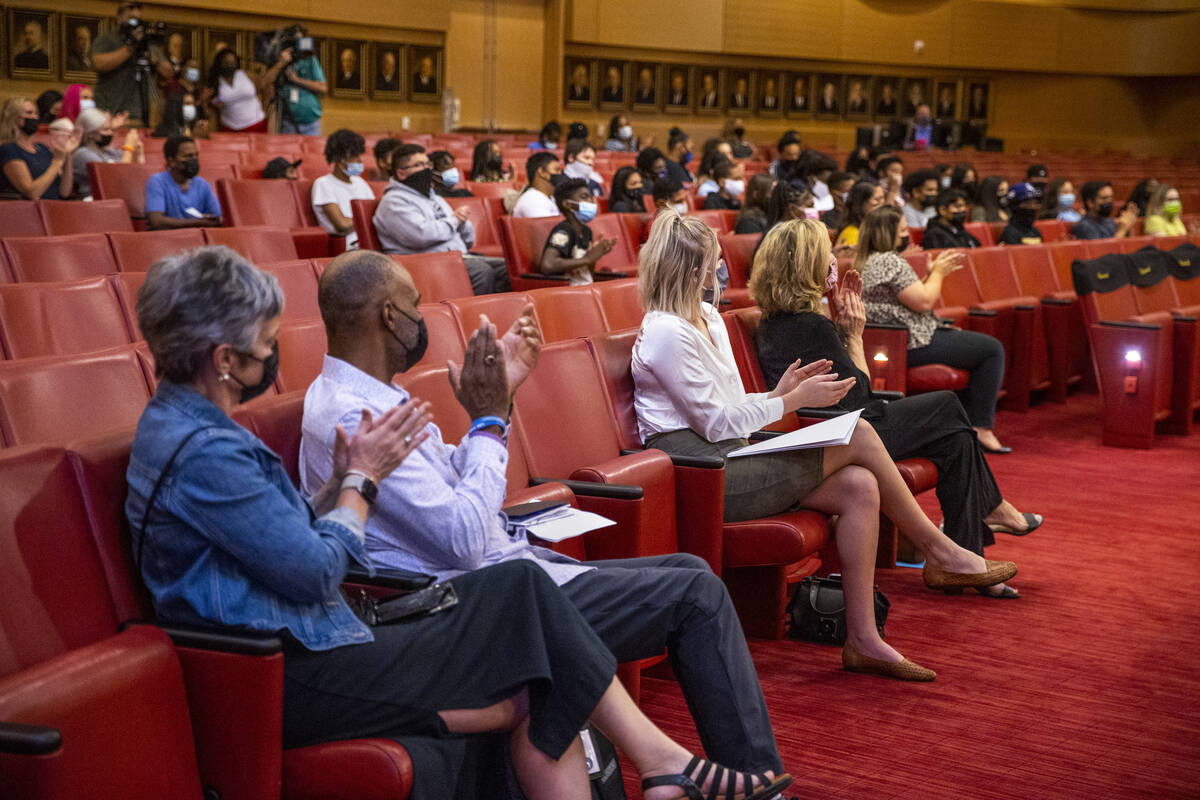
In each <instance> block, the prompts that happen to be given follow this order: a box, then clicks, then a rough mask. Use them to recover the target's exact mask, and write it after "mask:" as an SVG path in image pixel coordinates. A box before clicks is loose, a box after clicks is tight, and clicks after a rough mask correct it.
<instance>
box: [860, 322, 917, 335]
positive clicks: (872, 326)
mask: <svg viewBox="0 0 1200 800" xmlns="http://www.w3.org/2000/svg"><path fill="white" fill-rule="evenodd" d="M867 330H879V331H904V332H905V333H908V326H907V325H899V324H897V323H895V322H868V323H867Z"/></svg>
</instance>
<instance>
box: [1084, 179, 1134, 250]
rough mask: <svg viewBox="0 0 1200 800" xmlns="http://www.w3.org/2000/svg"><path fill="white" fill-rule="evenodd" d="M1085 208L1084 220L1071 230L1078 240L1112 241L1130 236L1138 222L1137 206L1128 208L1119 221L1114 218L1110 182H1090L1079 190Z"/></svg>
mask: <svg viewBox="0 0 1200 800" xmlns="http://www.w3.org/2000/svg"><path fill="white" fill-rule="evenodd" d="M1079 196H1080V197H1081V198H1083V207H1084V209H1085V210H1086V211H1087V213H1086V214H1084V216H1083V219H1081V220H1079V222H1076V223H1075V227H1073V228H1071V236H1073V237H1075V238H1076V239H1112V238H1114V237H1122V236H1128V235H1129V232H1130V231H1131V230H1133V226H1134V224H1135V223H1136V222H1137V214H1138V210H1137V206H1135V205H1130V206H1127V207H1126V208H1125V209H1124V210H1123V211H1122V212H1121V216H1119V217H1118V218H1117V219H1115V220H1114V219H1113V218H1112V212H1113V188H1112V184H1111V183H1109V182H1108V181H1088V182H1087V183H1085V184H1084V185H1083V187H1082V188H1081V189H1080V190H1079Z"/></svg>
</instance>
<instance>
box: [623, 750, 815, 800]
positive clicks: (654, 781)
mask: <svg viewBox="0 0 1200 800" xmlns="http://www.w3.org/2000/svg"><path fill="white" fill-rule="evenodd" d="M714 769H715V770H716V772H714V773H713V776H712V787H711V788H710V789H709V792H708V797H707V800H766V798H770V797H775V796H776V795H778V794H779V793H780V792H782V791H783V790H784V789H786V788H787V787H788V786H790V785H791V783H792V776H791V775H788V774H787V773H784V774H783V775H779V776H777V777H776V778H775V780H774V781H771V780H770V779H769V778H768V777H767V776H766V775H751V774H750V773H749V772H734V771H733V770H731V769H726V768H725V767H722V766H721V765H720V764H717V763H716V762H714V761H709V760H707V759H703V758H698V757H696V756H692V760H691V761H689V762H688V765H687V769H685V770H684V771H683V772H682V773H679V774H676V775H656V776H654V777H653V778H646V779H644V780H643V781H642V792H643V793H645V791H646V790H647V789H653V788H655V787H657V786H678V787H679V788H681V789H683V794H681V795H679V797H677V798H674V800H685V798H686V800H706V798H705V795H704V792H703V791H701V789H700V787H701V786H703V785H704V781H705V779H706V778H707V777H708V774H709V772H711V771H712V770H714ZM697 770H699V772H697ZM725 773H729V780H728V783H727V785H726V787H725V793H724V794H718V792H720V791H721V781H722V780H723V779H724V778H725ZM739 777H740V778H741V779H742V791H741V793H740V794H739V793H738V792H737V779H738V778H739ZM755 780H757V781H758V782H759V786H758V788H757V789H753V787H754V781H755ZM751 789H753V791H752V792H751V793H750V794H746V792H748V791H750V790H751Z"/></svg>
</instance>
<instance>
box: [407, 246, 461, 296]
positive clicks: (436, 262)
mask: <svg viewBox="0 0 1200 800" xmlns="http://www.w3.org/2000/svg"><path fill="white" fill-rule="evenodd" d="M393 258H395V259H396V260H397V261H398V262H400V264H402V265H403V266H404V268H405V269H406V270H408V274H409V275H411V276H412V279H413V283H415V284H416V286H417V292H418V293H419V294H420V295H421V302H423V303H437V302H441V301H442V300H452V299H454V298H456V297H471V296H472V295H473V294H474V291H473V290H472V289H471V278H470V276H468V275H467V265H466V264H465V263H463V257H462V253H460V252H458V251H457V250H449V251H446V252H442V253H420V254H418V255H411V256H393Z"/></svg>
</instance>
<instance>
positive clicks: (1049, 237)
mask: <svg viewBox="0 0 1200 800" xmlns="http://www.w3.org/2000/svg"><path fill="white" fill-rule="evenodd" d="M1033 224H1034V227H1036V228H1037V229H1038V232H1039V233H1041V234H1042V241H1043V242H1045V243H1050V242H1065V241H1067V239H1069V238H1070V236H1069V232H1068V231H1067V223H1065V222H1063V221H1062V220H1061V219H1039V220H1038V221H1037V222H1035V223H1033Z"/></svg>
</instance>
